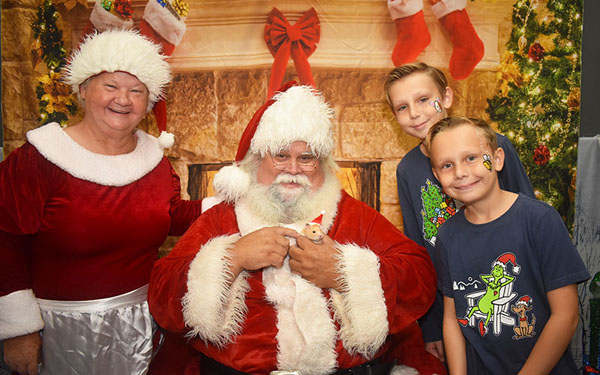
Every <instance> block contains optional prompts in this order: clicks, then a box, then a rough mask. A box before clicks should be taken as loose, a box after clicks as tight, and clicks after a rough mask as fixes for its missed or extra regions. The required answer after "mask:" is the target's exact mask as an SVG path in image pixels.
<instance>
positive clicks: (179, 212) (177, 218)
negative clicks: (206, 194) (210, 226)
mask: <svg viewBox="0 0 600 375" xmlns="http://www.w3.org/2000/svg"><path fill="white" fill-rule="evenodd" d="M169 168H170V169H171V181H172V184H173V195H172V197H171V210H170V214H171V230H170V231H169V234H170V235H171V236H181V235H183V233H184V232H185V231H186V230H187V229H188V228H189V227H190V225H192V223H193V222H194V220H196V218H198V216H200V214H201V212H202V200H196V201H190V200H184V199H181V182H180V180H179V176H178V175H177V172H175V170H174V169H173V167H172V166H171V164H170V163H169Z"/></svg>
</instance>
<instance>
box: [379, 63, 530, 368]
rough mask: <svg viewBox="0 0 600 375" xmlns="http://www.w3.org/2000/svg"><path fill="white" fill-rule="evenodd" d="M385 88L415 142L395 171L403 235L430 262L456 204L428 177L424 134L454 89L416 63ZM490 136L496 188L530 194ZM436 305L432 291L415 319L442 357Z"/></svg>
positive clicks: (444, 111)
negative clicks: (496, 153) (497, 163)
mask: <svg viewBox="0 0 600 375" xmlns="http://www.w3.org/2000/svg"><path fill="white" fill-rule="evenodd" d="M385 92H386V98H387V102H388V104H389V106H390V108H391V109H392V111H393V112H394V116H395V117H396V120H397V121H398V124H399V125H400V128H401V129H402V131H404V132H405V133H406V134H407V135H409V136H411V137H415V138H416V139H418V140H419V142H420V143H419V144H418V145H417V146H415V147H414V148H413V149H412V150H410V151H409V152H408V153H407V154H406V155H405V156H404V157H403V158H402V161H400V163H399V164H398V168H397V169H396V179H397V183H398V198H399V200H400V207H401V208H402V219H403V222H404V234H405V235H406V236H407V237H408V238H410V239H411V240H413V241H415V242H416V243H418V244H419V245H421V246H423V247H425V248H426V249H427V251H428V252H429V255H430V256H431V258H432V260H434V259H433V256H434V255H433V252H434V250H433V249H434V246H435V240H436V238H437V232H438V228H439V227H440V225H442V224H443V223H444V222H445V221H446V220H448V218H450V217H451V216H452V215H454V213H455V212H456V210H457V209H458V208H459V207H458V206H459V203H458V202H455V201H454V199H452V198H450V197H448V196H447V195H446V194H445V193H444V192H443V191H442V188H441V186H440V183H439V181H438V180H437V179H436V178H435V176H434V175H433V173H432V171H431V163H430V161H429V156H428V154H427V149H426V147H425V138H426V136H427V132H428V131H429V129H430V128H431V127H432V126H433V124H435V123H436V122H438V121H439V120H441V119H443V118H445V117H447V116H448V110H449V109H450V107H451V106H452V102H453V99H454V92H453V91H452V89H451V88H450V87H449V86H448V80H447V78H446V76H445V75H444V73H443V72H442V71H440V70H439V69H437V68H435V67H433V66H430V65H427V64H425V63H422V62H418V63H413V64H406V65H402V66H400V67H397V68H396V69H394V70H392V71H391V72H390V73H389V74H388V77H387V80H386V83H385ZM496 137H497V139H498V145H499V147H502V149H503V150H504V155H505V156H506V157H505V163H504V168H503V169H502V171H500V172H499V174H498V176H499V181H500V187H502V188H503V189H506V190H509V191H512V192H515V193H518V192H520V193H524V194H526V195H528V196H530V197H532V198H533V197H534V195H533V188H532V187H531V183H530V182H529V178H528V177H527V174H526V173H525V169H524V168H523V165H522V164H521V161H520V160H519V156H518V155H517V152H516V151H515V149H514V147H513V145H512V144H511V143H510V141H509V140H508V138H506V137H505V136H503V135H501V134H497V135H496ZM457 203H458V204H457ZM442 309H443V307H442V296H441V295H440V294H439V293H438V297H437V298H436V301H435V302H434V305H433V306H432V308H431V309H430V310H429V312H428V313H427V314H426V315H425V316H424V317H423V318H422V319H421V320H420V322H419V323H420V325H421V330H422V333H423V339H424V341H425V349H426V350H427V351H428V352H429V353H431V354H433V355H434V356H436V357H437V358H438V359H440V360H441V361H445V357H444V348H443V345H442Z"/></svg>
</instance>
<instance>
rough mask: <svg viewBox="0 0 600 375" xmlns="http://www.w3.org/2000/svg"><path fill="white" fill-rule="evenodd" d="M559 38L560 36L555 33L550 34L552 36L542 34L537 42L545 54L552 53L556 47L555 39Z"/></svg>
mask: <svg viewBox="0 0 600 375" xmlns="http://www.w3.org/2000/svg"><path fill="white" fill-rule="evenodd" d="M558 36H559V35H558V33H554V34H550V35H544V34H540V35H539V36H538V40H537V42H538V43H539V44H540V45H541V46H542V47H543V48H544V51H545V52H550V51H552V50H554V47H555V44H554V39H555V38H557V37H558Z"/></svg>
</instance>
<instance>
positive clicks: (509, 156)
mask: <svg viewBox="0 0 600 375" xmlns="http://www.w3.org/2000/svg"><path fill="white" fill-rule="evenodd" d="M497 138H498V147H501V148H502V149H503V150H504V168H502V170H501V171H500V172H499V173H498V180H499V182H500V188H502V189H503V190H508V191H512V192H513V193H523V194H525V195H527V196H529V197H531V198H535V195H534V193H533V187H532V186H531V182H530V181H529V177H527V173H526V172H525V168H524V167H523V163H521V159H519V155H518V154H517V151H516V150H515V148H514V147H513V145H512V143H510V140H508V138H506V137H505V136H503V135H502V134H497Z"/></svg>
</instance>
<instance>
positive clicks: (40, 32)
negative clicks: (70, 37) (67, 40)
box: [31, 0, 77, 126]
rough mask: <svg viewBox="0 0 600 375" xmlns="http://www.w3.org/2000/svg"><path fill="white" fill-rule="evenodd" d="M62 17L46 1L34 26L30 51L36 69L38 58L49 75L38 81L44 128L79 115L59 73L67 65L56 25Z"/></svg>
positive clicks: (62, 122)
mask: <svg viewBox="0 0 600 375" xmlns="http://www.w3.org/2000/svg"><path fill="white" fill-rule="evenodd" d="M58 17H59V14H58V12H57V10H56V8H55V7H54V5H53V4H52V1H51V0H44V2H43V4H42V5H40V7H39V8H38V11H37V20H36V21H35V22H34V23H33V24H32V25H31V28H32V30H33V36H34V37H35V40H34V43H33V48H32V50H31V55H32V62H33V67H34V68H35V66H36V65H37V63H38V60H39V58H40V57H41V58H42V60H43V61H44V62H45V63H46V67H47V69H48V72H47V73H46V74H45V75H44V76H42V77H41V78H40V79H39V82H38V85H37V87H36V95H37V98H38V100H39V112H40V122H41V124H42V125H43V124H47V123H49V122H57V123H59V124H61V125H63V126H65V125H66V124H67V121H68V120H69V117H68V116H69V115H74V114H75V113H76V112H77V99H76V98H75V96H74V95H73V94H72V93H71V89H70V88H69V86H68V85H66V84H64V83H63V82H62V81H61V74H60V71H61V69H62V68H63V67H64V65H65V63H66V51H65V48H64V45H63V40H62V31H61V30H60V29H59V28H58V26H57V25H56V21H57V20H58Z"/></svg>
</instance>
